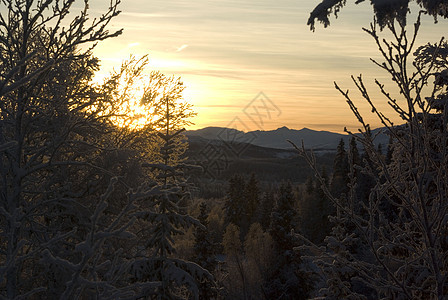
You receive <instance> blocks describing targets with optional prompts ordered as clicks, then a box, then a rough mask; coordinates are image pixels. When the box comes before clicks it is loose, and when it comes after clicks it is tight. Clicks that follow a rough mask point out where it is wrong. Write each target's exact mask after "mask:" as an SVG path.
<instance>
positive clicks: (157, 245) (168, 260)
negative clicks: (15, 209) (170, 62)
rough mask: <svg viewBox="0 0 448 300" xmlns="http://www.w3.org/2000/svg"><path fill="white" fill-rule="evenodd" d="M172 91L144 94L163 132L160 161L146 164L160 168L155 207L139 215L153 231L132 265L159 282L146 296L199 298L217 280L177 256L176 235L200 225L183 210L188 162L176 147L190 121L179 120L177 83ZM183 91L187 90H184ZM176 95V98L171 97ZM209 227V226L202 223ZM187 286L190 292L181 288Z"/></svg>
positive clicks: (135, 273)
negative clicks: (206, 285) (203, 285)
mask: <svg viewBox="0 0 448 300" xmlns="http://www.w3.org/2000/svg"><path fill="white" fill-rule="evenodd" d="M178 85H181V84H180V83H179V82H178V83H177V84H175V86H174V88H175V90H174V91H173V90H171V91H170V92H169V93H168V94H162V95H157V96H155V95H153V96H151V97H149V96H148V95H146V96H145V98H144V101H145V103H144V104H146V105H151V106H153V107H155V108H156V110H155V113H157V114H158V116H159V119H158V120H157V122H158V124H161V128H162V130H161V131H159V132H158V136H159V137H160V139H161V140H162V141H163V146H162V147H161V148H160V150H161V159H162V161H161V162H160V163H152V164H149V163H148V164H145V166H146V167H150V168H151V169H152V170H154V171H155V172H157V173H156V174H157V177H156V180H157V181H156V182H155V183H153V185H155V186H154V187H153V189H155V190H156V191H157V194H156V195H155V196H153V197H150V198H149V199H148V201H150V204H151V206H152V209H151V210H150V211H147V212H144V213H139V214H138V216H139V217H140V218H142V219H143V220H145V221H148V222H149V226H150V227H149V230H148V231H149V232H148V235H147V241H145V243H144V245H145V251H144V253H143V255H144V257H143V258H142V259H139V260H137V261H135V262H134V263H133V268H132V270H133V276H134V278H135V279H136V280H138V281H152V282H159V285H158V286H157V288H156V289H155V291H154V292H152V291H151V292H150V294H148V295H147V296H151V297H152V298H155V299H180V298H188V297H194V298H195V299H198V297H199V286H200V282H204V281H208V282H213V277H212V276H211V274H210V273H209V272H208V271H207V270H205V269H203V268H201V267H200V266H198V265H197V264H195V263H192V262H189V261H184V260H181V259H177V258H175V257H174V256H173V255H174V254H175V252H176V248H175V244H174V239H173V237H174V236H175V235H178V234H184V230H185V229H186V228H188V227H190V226H192V225H196V226H201V227H203V225H201V224H200V223H199V222H198V221H197V220H195V219H194V218H192V217H190V216H189V215H185V214H182V212H181V208H180V207H179V204H180V203H182V202H183V200H185V198H186V197H188V190H187V188H188V185H187V182H186V180H185V179H184V172H185V170H186V169H188V167H189V166H188V165H185V164H183V163H182V162H181V159H180V158H179V157H178V156H177V154H178V152H176V146H177V145H178V143H179V139H178V138H179V135H180V134H181V133H182V132H183V131H184V129H183V128H181V129H179V127H180V126H182V125H183V124H184V122H185V120H183V119H182V118H179V115H182V114H180V112H179V106H178V102H177V101H176V100H178V99H180V97H179V95H178V93H179V90H178V89H177V86H178ZM181 90H182V89H181ZM171 93H174V97H171V96H172V95H171ZM203 228H204V227H203ZM184 289H186V290H187V295H183V294H182V292H185V291H184Z"/></svg>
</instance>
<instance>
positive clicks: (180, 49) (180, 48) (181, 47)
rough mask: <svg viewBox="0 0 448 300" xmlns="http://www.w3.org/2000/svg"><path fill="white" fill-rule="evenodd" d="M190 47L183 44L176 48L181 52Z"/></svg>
mask: <svg viewBox="0 0 448 300" xmlns="http://www.w3.org/2000/svg"><path fill="white" fill-rule="evenodd" d="M187 47H188V45H187V44H183V45H182V46H180V47H179V48H177V49H176V52H180V51H182V50H185V49H186V48H187Z"/></svg>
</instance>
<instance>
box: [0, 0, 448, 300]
mask: <svg viewBox="0 0 448 300" xmlns="http://www.w3.org/2000/svg"><path fill="white" fill-rule="evenodd" d="M348 2H350V1H343V0H337V1H328V0H323V1H322V2H321V3H320V4H319V5H317V6H316V8H315V9H314V10H313V11H312V12H310V19H309V21H308V25H309V26H310V29H311V30H315V27H316V24H315V23H316V22H319V23H322V24H323V26H324V27H327V26H329V25H330V19H329V18H330V17H331V16H332V15H337V14H338V13H339V12H340V10H341V9H343V7H344V6H345V5H348V4H349V3H348ZM353 2H355V1H353ZM358 2H362V1H356V3H358ZM410 2H412V1H410V0H398V1H373V0H372V1H370V4H371V5H372V7H373V11H374V19H373V21H372V23H371V26H370V28H365V29H364V32H365V33H364V34H367V35H369V36H370V37H371V38H372V40H373V42H374V43H375V45H376V47H377V48H378V51H379V53H380V55H381V60H372V62H373V64H375V65H376V66H377V67H378V68H380V69H382V70H383V71H384V72H385V73H386V74H388V76H389V77H388V78H390V82H388V84H387V85H385V83H383V82H380V81H378V80H377V81H376V85H377V88H378V89H379V91H380V92H381V94H382V96H383V98H384V99H386V101H387V103H388V104H389V106H390V107H391V108H392V109H393V111H394V113H395V114H396V115H398V116H399V117H400V118H401V120H402V122H401V123H400V124H395V123H393V122H392V121H391V119H389V118H388V117H387V116H386V114H384V113H383V112H381V111H380V110H378V109H377V106H376V103H377V102H375V100H374V99H373V98H372V97H371V96H370V95H371V92H370V91H369V90H368V89H367V87H366V85H365V83H364V80H363V77H362V75H359V76H352V80H353V84H354V86H355V89H356V91H357V92H358V94H359V95H360V97H361V99H362V101H364V102H366V103H368V105H370V107H371V110H372V113H373V114H375V115H376V117H377V118H378V119H379V120H380V122H381V124H382V126H383V132H385V133H387V134H388V135H389V137H390V140H389V144H388V145H382V147H377V146H375V143H374V140H375V134H373V133H372V131H373V128H371V127H370V125H369V124H368V123H367V122H366V121H365V120H364V119H363V116H362V114H361V113H360V112H359V110H358V108H357V104H356V103H357V102H356V99H359V97H358V96H356V97H354V94H352V93H349V91H348V90H346V89H345V87H341V86H339V85H338V84H337V83H335V88H336V90H335V93H340V94H341V101H343V100H344V99H345V101H346V102H347V104H348V109H350V110H351V111H352V112H353V114H354V118H356V119H357V120H358V121H359V128H360V129H359V132H358V133H357V134H354V133H352V132H348V131H347V133H348V134H350V136H351V138H350V142H349V143H348V144H345V143H344V141H342V140H341V142H340V143H339V145H338V147H337V149H335V151H334V155H331V156H328V155H327V156H319V155H316V154H315V153H313V152H312V151H309V149H306V148H305V146H306V145H301V144H300V141H289V142H290V143H291V147H292V148H294V153H295V155H296V157H295V158H294V159H296V161H294V164H291V165H290V166H288V168H286V167H285V168H284V169H281V170H280V172H283V173H285V177H288V178H293V180H285V179H284V178H280V177H275V176H274V175H273V173H274V171H273V170H274V169H278V168H279V165H278V161H270V162H264V161H263V164H264V165H265V168H266V172H265V173H262V172H258V171H257V172H252V171H253V170H254V169H251V165H250V163H248V162H246V163H247V164H245V163H244V162H238V163H237V164H235V165H232V167H231V168H230V169H228V170H226V172H224V173H222V176H221V177H220V178H219V180H218V183H219V184H217V183H216V182H215V183H210V182H208V181H206V180H205V179H204V178H203V177H201V176H202V175H201V174H203V171H204V170H203V168H201V166H200V165H197V164H195V163H194V161H193V160H189V159H188V156H187V154H190V155H191V153H193V152H194V151H195V150H194V148H193V150H192V149H188V148H189V143H188V139H187V138H186V136H185V135H184V131H185V128H186V127H187V126H189V125H190V124H191V123H192V121H191V118H192V117H193V116H194V115H195V114H196V112H195V111H194V107H193V106H192V105H191V104H190V103H188V102H187V101H185V99H184V98H183V92H184V90H185V89H187V88H188V87H187V86H186V85H185V84H184V83H183V81H182V79H181V78H179V77H175V76H167V75H165V74H163V73H161V72H159V71H150V72H148V65H149V62H148V58H147V57H146V56H144V57H130V58H128V59H127V60H125V61H123V63H122V64H121V65H118V66H117V67H116V68H115V69H114V70H113V71H112V72H111V73H110V74H109V75H108V76H107V77H106V78H104V79H103V80H100V81H98V80H95V75H96V74H97V73H98V72H99V71H100V60H99V59H98V58H97V57H95V56H94V49H95V47H96V45H97V44H98V43H101V42H102V41H104V40H106V39H112V38H117V37H118V36H120V35H121V34H122V31H123V30H121V29H120V30H116V31H110V30H111V29H110V28H111V22H113V20H114V18H116V17H117V16H118V15H119V14H120V0H111V1H110V4H109V7H108V8H107V9H106V10H105V11H104V12H102V14H101V15H100V16H99V17H97V18H90V17H89V13H90V8H89V1H88V0H85V1H76V0H39V1H37V0H12V1H6V0H2V1H0V298H1V299H439V300H442V299H446V297H447V296H448V196H447V192H448V177H447V176H448V170H447V168H448V152H447V150H448V115H447V113H448V110H447V109H446V105H447V104H448V43H447V41H446V40H445V39H444V38H441V39H440V41H439V42H438V43H435V44H432V43H427V44H424V45H417V44H416V37H417V35H418V33H419V29H420V26H422V21H421V20H422V19H423V18H430V19H432V18H434V21H436V20H437V18H447V17H448V1H444V0H418V1H416V3H415V4H416V5H417V6H418V8H419V9H420V10H421V12H420V13H419V14H418V17H416V19H414V20H411V18H408V13H409V11H410V8H409V4H410ZM75 3H76V4H77V5H82V7H83V9H82V10H81V11H78V10H74V9H73V6H74V4H75ZM350 4H354V3H350ZM434 26H437V24H435V25H434ZM124 30H126V28H124ZM386 32H387V35H386ZM137 82H145V85H144V86H139V85H138V84H136V83H137ZM391 83H392V84H394V86H395V87H394V89H392V91H390V90H389V89H388V87H389V86H390V84H391ZM136 95H138V96H136ZM358 101H359V100H358ZM137 108H138V109H137ZM299 158H300V160H299ZM296 163H297V164H299V163H300V164H302V163H306V166H302V165H300V166H301V167H300V168H297V174H298V175H297V174H295V173H294V170H293V168H294V167H295V166H297V165H296ZM251 170H252V171H251ZM198 174H199V175H198ZM293 176H296V177H293ZM195 178H196V179H197V178H203V179H202V180H194V179H195ZM217 189H218V190H217Z"/></svg>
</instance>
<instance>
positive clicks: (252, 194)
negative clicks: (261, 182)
mask: <svg viewBox="0 0 448 300" xmlns="http://www.w3.org/2000/svg"><path fill="white" fill-rule="evenodd" d="M258 194H259V188H258V182H257V179H256V177H255V174H254V173H252V174H251V176H250V178H249V181H248V182H247V184H246V186H245V189H244V198H245V202H246V203H245V206H246V211H247V216H248V219H249V220H250V221H254V218H255V211H256V209H257V207H258V206H259V199H258Z"/></svg>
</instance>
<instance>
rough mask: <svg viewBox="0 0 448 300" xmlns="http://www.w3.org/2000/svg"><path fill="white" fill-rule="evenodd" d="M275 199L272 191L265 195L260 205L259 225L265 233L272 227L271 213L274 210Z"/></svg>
mask: <svg viewBox="0 0 448 300" xmlns="http://www.w3.org/2000/svg"><path fill="white" fill-rule="evenodd" d="M274 204H275V199H274V194H273V193H272V191H268V192H266V193H264V196H263V198H262V199H261V203H260V214H259V223H260V224H261V227H262V228H263V230H264V231H267V230H268V229H269V226H270V225H271V213H272V209H273V208H274Z"/></svg>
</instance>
